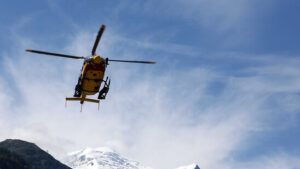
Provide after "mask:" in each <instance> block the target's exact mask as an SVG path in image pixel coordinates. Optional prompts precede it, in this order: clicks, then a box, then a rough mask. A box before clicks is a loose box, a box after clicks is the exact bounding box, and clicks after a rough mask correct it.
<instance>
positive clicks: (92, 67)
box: [26, 25, 156, 107]
mask: <svg viewBox="0 0 300 169" xmlns="http://www.w3.org/2000/svg"><path fill="white" fill-rule="evenodd" d="M104 30H105V25H102V26H101V27H100V29H99V31H98V34H97V37H96V40H95V43H94V46H93V48H92V52H91V54H92V55H91V56H87V57H84V56H74V55H65V54H59V53H52V52H45V51H40V50H32V49H27V50H26V52H32V53H36V54H43V55H50V56H57V57H64V58H71V59H82V60H84V61H83V66H82V68H81V73H80V76H79V78H78V82H77V84H76V86H75V92H74V95H73V97H66V102H67V101H80V104H81V107H82V105H83V103H84V102H85V101H86V102H92V103H98V104H99V103H100V100H104V99H105V98H106V95H107V93H108V91H109V86H110V79H109V78H108V77H106V79H105V80H104V78H103V77H104V73H105V70H106V67H107V66H108V65H109V62H126V63H143V64H155V63H156V62H152V61H136V60H114V59H109V58H103V57H101V56H100V55H97V54H96V49H97V47H98V44H99V42H100V39H101V37H102V34H103V32H104ZM102 82H103V84H104V85H103V88H102V89H101V90H100V86H101V84H102ZM97 93H98V99H90V98H87V96H88V95H95V94H97Z"/></svg>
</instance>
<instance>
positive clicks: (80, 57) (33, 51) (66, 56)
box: [26, 49, 84, 59]
mask: <svg viewBox="0 0 300 169" xmlns="http://www.w3.org/2000/svg"><path fill="white" fill-rule="evenodd" d="M26 52H32V53H38V54H43V55H52V56H59V57H65V58H72V59H84V57H83V56H72V55H64V54H59V53H50V52H44V51H39V50H31V49H27V50H26Z"/></svg>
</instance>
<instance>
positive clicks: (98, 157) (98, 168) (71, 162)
mask: <svg viewBox="0 0 300 169" xmlns="http://www.w3.org/2000/svg"><path fill="white" fill-rule="evenodd" d="M65 164H67V165H68V166H69V167H71V168H73V169H152V168H150V167H145V166H142V165H141V164H140V163H139V162H137V161H133V160H129V159H127V158H124V157H122V156H120V155H119V154H118V153H117V152H115V151H113V150H111V149H110V148H107V147H99V148H95V149H91V148H86V149H84V150H82V151H76V152H73V153H69V154H68V156H67V157H66V159H65ZM177 169H200V168H199V166H198V165H196V164H192V165H189V166H184V167H179V168H177Z"/></svg>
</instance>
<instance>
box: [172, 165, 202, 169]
mask: <svg viewBox="0 0 300 169" xmlns="http://www.w3.org/2000/svg"><path fill="white" fill-rule="evenodd" d="M177 169H200V167H199V166H198V165H197V164H191V165H188V166H182V167H179V168H177Z"/></svg>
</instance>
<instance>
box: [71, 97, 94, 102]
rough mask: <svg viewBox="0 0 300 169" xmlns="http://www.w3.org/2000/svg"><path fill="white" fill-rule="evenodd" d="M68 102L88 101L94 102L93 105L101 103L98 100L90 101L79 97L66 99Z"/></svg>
mask: <svg viewBox="0 0 300 169" xmlns="http://www.w3.org/2000/svg"><path fill="white" fill-rule="evenodd" d="M66 101H82V102H84V101H87V102H93V103H99V102H100V100H97V99H88V98H77V97H66Z"/></svg>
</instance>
